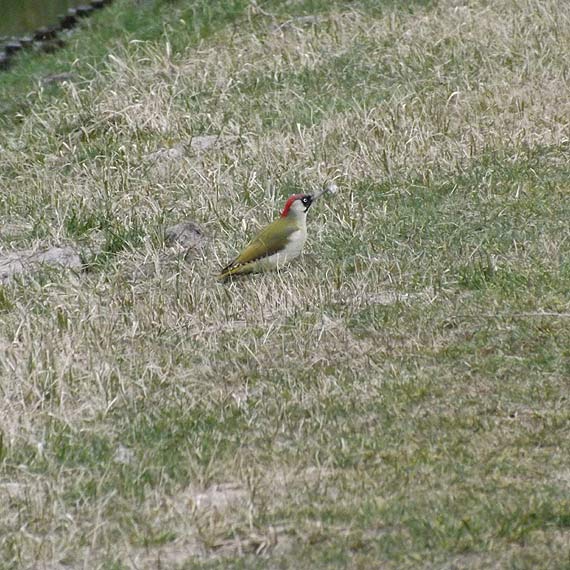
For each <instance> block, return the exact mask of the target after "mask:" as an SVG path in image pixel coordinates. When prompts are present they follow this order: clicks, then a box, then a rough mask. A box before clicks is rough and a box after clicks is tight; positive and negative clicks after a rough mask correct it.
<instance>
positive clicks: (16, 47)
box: [4, 40, 23, 55]
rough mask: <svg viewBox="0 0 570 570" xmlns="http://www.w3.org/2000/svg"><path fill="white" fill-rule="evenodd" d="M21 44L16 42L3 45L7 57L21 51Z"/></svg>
mask: <svg viewBox="0 0 570 570" xmlns="http://www.w3.org/2000/svg"><path fill="white" fill-rule="evenodd" d="M22 47H23V46H22V42H19V41H17V40H14V41H11V42H8V43H7V44H5V45H4V50H5V51H6V54H7V55H11V54H13V53H16V52H17V51H20V50H21V49H22Z"/></svg>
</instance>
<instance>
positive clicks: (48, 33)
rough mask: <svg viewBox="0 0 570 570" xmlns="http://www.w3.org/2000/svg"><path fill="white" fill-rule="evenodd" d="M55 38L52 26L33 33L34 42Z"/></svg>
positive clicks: (55, 34)
mask: <svg viewBox="0 0 570 570" xmlns="http://www.w3.org/2000/svg"><path fill="white" fill-rule="evenodd" d="M56 36H57V28H56V27H54V26H50V27H49V28H47V27H45V26H44V27H42V28H38V29H37V30H36V31H35V33H34V40H36V41H38V42H39V41H42V40H52V39H54V38H55V37H56Z"/></svg>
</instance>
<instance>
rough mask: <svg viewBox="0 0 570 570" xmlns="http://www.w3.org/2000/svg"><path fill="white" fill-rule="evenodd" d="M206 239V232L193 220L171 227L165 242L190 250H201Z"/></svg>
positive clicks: (166, 234)
mask: <svg viewBox="0 0 570 570" xmlns="http://www.w3.org/2000/svg"><path fill="white" fill-rule="evenodd" d="M205 239H206V236H205V234H204V230H203V229H202V228H201V227H200V226H199V225H198V224H197V223H196V222H193V221H192V220H188V221H186V222H181V223H179V224H176V225H175V226H171V227H170V228H167V230H166V231H165V232H164V241H165V242H166V244H167V245H171V246H172V245H176V244H177V245H180V246H182V247H183V248H186V249H188V250H190V249H193V250H196V249H199V248H201V247H202V246H203V244H204V240H205Z"/></svg>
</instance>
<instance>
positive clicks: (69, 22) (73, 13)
mask: <svg viewBox="0 0 570 570" xmlns="http://www.w3.org/2000/svg"><path fill="white" fill-rule="evenodd" d="M76 24H77V10H76V9H75V8H70V9H69V10H68V11H67V14H65V15H63V16H60V17H59V25H60V26H61V27H62V29H64V30H70V29H71V28H73V26H75V25H76Z"/></svg>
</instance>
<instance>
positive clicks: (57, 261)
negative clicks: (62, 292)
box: [0, 247, 82, 283]
mask: <svg viewBox="0 0 570 570" xmlns="http://www.w3.org/2000/svg"><path fill="white" fill-rule="evenodd" d="M43 265H49V266H61V267H68V268H73V267H81V266H82V262H81V258H80V257H79V255H78V254H77V252H76V251H75V250H73V249H72V248H71V247H51V248H49V249H47V250H45V251H34V250H30V249H26V250H22V251H15V252H12V253H8V254H5V255H0V283H4V282H6V281H8V280H9V279H10V278H11V277H12V276H14V275H18V274H21V273H32V272H34V271H37V270H38V269H41V267H42V266H43Z"/></svg>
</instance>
